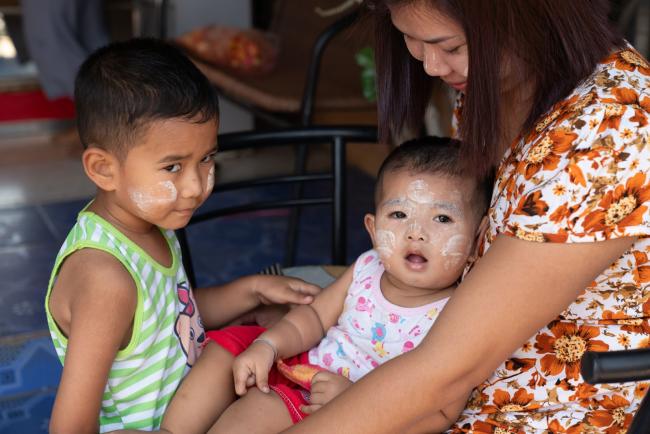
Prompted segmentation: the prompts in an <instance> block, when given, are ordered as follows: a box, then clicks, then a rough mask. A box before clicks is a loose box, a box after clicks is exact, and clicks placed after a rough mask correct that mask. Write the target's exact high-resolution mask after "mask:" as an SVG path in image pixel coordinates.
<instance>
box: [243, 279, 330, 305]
mask: <svg viewBox="0 0 650 434" xmlns="http://www.w3.org/2000/svg"><path fill="white" fill-rule="evenodd" d="M252 289H253V293H254V294H255V295H256V296H257V297H258V299H259V300H260V302H261V303H262V304H287V303H293V304H309V303H311V302H312V301H314V296H315V295H317V294H318V293H319V292H320V291H321V288H319V287H318V286H316V285H312V284H311V283H307V282H305V281H304V280H301V279H296V278H293V277H286V276H254V277H253V288H252Z"/></svg>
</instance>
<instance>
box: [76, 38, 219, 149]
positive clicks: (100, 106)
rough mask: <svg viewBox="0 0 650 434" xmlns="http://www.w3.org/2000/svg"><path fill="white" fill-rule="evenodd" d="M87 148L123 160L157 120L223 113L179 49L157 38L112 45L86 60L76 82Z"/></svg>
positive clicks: (79, 118)
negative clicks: (93, 148)
mask: <svg viewBox="0 0 650 434" xmlns="http://www.w3.org/2000/svg"><path fill="white" fill-rule="evenodd" d="M75 103H76V107H77V126H78V129H79V137H80V138H81V142H82V143H83V145H84V147H85V148H87V147H88V146H97V147H99V148H102V149H106V150H109V151H111V152H113V153H115V154H116V155H117V156H118V157H120V158H123V157H124V156H126V154H127V153H128V151H129V149H130V148H131V147H132V146H134V145H135V144H136V142H137V139H138V138H139V137H140V135H141V134H142V133H143V132H145V131H146V128H147V127H148V126H149V124H150V123H151V122H152V121H157V120H166V119H172V118H183V119H187V120H192V121H193V122H197V123H204V122H210V121H214V122H215V123H216V122H217V120H218V117H219V100H218V98H217V93H216V91H215V89H214V87H213V86H212V85H211V84H210V82H209V81H208V79H207V78H206V77H205V76H204V75H203V74H202V73H201V72H200V71H199V70H198V68H196V66H194V64H193V63H192V62H191V61H190V60H189V59H188V58H187V57H186V56H185V55H184V54H183V53H182V52H181V51H180V50H179V49H178V48H176V47H174V46H173V45H170V44H169V43H167V42H164V41H162V40H158V39H152V38H136V39H130V40H127V41H123V42H115V43H112V44H110V45H107V46H105V47H103V48H100V49H99V50H97V51H95V52H94V53H93V54H91V55H90V57H88V59H86V61H85V62H84V63H83V64H82V65H81V68H80V69H79V73H78V74H77V79H76V81H75Z"/></svg>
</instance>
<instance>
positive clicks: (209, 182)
mask: <svg viewBox="0 0 650 434" xmlns="http://www.w3.org/2000/svg"><path fill="white" fill-rule="evenodd" d="M213 187H214V166H212V167H210V171H209V172H208V180H207V182H206V185H205V191H211V190H212V188H213Z"/></svg>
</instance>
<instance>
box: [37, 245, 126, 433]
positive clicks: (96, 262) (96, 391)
mask: <svg viewBox="0 0 650 434" xmlns="http://www.w3.org/2000/svg"><path fill="white" fill-rule="evenodd" d="M136 294H137V291H136V288H135V283H134V282H133V279H132V278H131V276H130V275H129V273H128V272H127V271H126V270H125V269H124V267H123V266H122V264H120V263H119V261H117V260H116V259H115V258H113V257H111V256H110V255H108V254H106V253H104V252H101V251H99V250H93V249H83V250H80V251H78V252H76V253H73V254H72V255H71V256H69V257H68V258H67V259H66V261H65V263H64V264H63V265H62V268H61V270H60V273H59V276H58V278H57V281H56V284H55V285H54V288H53V290H52V294H51V296H50V306H49V307H50V311H51V312H52V314H53V315H54V318H55V320H56V321H57V324H58V325H59V327H60V329H61V331H62V332H63V333H64V334H65V335H66V336H67V337H68V348H67V352H66V356H65V364H64V367H63V375H62V377H61V383H60V384H59V388H58V391H57V394H56V399H55V401H54V408H53V410H52V416H51V418H50V433H53V434H57V433H65V434H75V433H96V432H98V430H99V427H98V420H99V411H100V408H101V402H102V395H103V393H104V388H105V386H106V382H107V379H108V374H109V372H110V369H111V366H112V364H113V360H114V359H115V357H116V354H117V352H118V351H119V350H120V348H121V347H122V346H123V345H124V344H125V343H126V342H128V341H129V339H130V336H131V323H132V321H133V316H134V314H135V309H136V304H137V295H136Z"/></svg>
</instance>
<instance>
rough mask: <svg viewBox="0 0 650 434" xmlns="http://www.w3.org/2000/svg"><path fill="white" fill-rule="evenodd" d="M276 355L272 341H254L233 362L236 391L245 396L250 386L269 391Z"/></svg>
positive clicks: (265, 391)
mask: <svg viewBox="0 0 650 434" xmlns="http://www.w3.org/2000/svg"><path fill="white" fill-rule="evenodd" d="M275 357H276V350H275V349H274V346H272V344H271V343H270V341H269V342H262V341H254V342H253V343H252V344H251V345H250V346H249V347H248V349H246V351H244V352H243V353H241V354H240V355H239V356H238V357H237V358H236V359H235V361H234V362H233V365H232V374H233V378H234V381H235V393H236V394H237V395H239V396H243V395H245V394H246V391H247V390H248V388H249V387H253V386H257V388H258V389H260V390H261V391H262V392H264V393H268V392H269V371H270V370H271V367H272V366H273V362H275Z"/></svg>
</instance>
